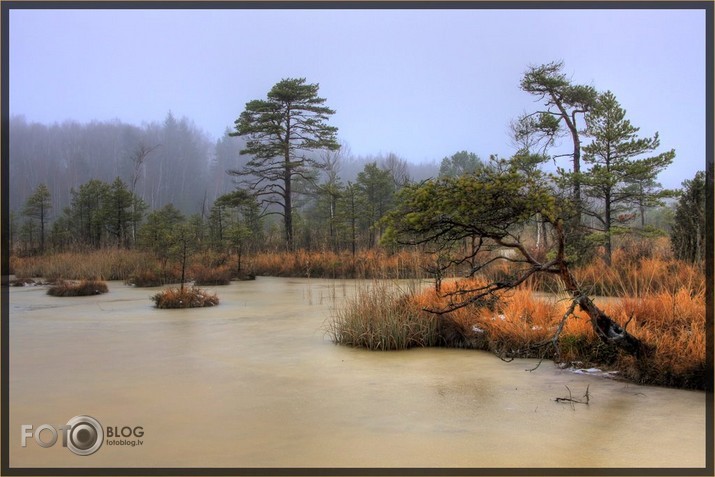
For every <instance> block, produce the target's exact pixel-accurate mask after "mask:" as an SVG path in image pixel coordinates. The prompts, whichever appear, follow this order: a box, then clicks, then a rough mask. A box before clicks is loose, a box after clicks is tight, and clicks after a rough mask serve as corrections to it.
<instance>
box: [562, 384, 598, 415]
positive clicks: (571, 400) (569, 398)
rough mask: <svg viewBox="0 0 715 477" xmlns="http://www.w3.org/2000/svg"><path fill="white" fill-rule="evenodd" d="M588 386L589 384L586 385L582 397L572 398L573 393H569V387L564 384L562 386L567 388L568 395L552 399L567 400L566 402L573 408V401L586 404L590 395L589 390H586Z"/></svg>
mask: <svg viewBox="0 0 715 477" xmlns="http://www.w3.org/2000/svg"><path fill="white" fill-rule="evenodd" d="M589 386H590V385H586V393H585V394H584V395H583V398H582V399H574V397H573V395H572V394H571V389H570V388H569V387H568V386H566V385H565V384H564V387H565V388H566V389H568V391H569V397H557V398H556V399H554V401H556V402H567V403H569V404H571V407H572V408H573V409H575V407H574V403H575V404H585V405H587V406H588V402H589V400H590V397H591V395H590V394H589V392H588V388H589Z"/></svg>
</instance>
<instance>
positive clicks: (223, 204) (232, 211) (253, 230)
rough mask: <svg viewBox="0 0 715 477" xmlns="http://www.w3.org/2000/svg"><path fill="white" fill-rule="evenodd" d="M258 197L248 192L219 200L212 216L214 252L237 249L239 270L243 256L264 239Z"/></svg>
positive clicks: (214, 205)
mask: <svg viewBox="0 0 715 477" xmlns="http://www.w3.org/2000/svg"><path fill="white" fill-rule="evenodd" d="M258 209H259V206H258V203H257V201H256V198H255V197H254V196H253V195H252V194H250V193H248V192H247V191H245V190H241V189H238V190H235V191H234V192H231V193H228V194H224V195H222V196H220V197H219V198H217V199H216V201H215V202H214V204H213V207H212V208H211V214H210V215H209V220H208V225H209V238H210V243H211V245H212V247H213V249H214V250H218V251H231V250H235V251H236V254H237V256H238V271H239V272H240V271H241V255H242V254H243V252H244V250H246V249H247V248H248V247H249V246H250V245H251V244H256V243H257V242H258V241H260V240H261V237H262V231H261V227H262V224H261V219H260V214H259V210H258Z"/></svg>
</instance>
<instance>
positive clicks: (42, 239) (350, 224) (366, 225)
mask: <svg viewBox="0 0 715 477" xmlns="http://www.w3.org/2000/svg"><path fill="white" fill-rule="evenodd" d="M232 140H235V139H232ZM460 157H467V158H469V159H470V160H471V161H472V162H474V164H480V163H481V161H480V159H479V158H478V157H477V156H476V155H475V154H473V153H466V152H461V153H457V154H455V155H454V156H452V157H451V158H445V159H444V160H443V161H442V170H443V171H447V172H445V173H452V172H453V171H452V168H453V167H463V165H461V166H452V161H453V160H454V158H460ZM320 160H321V161H323V165H324V170H323V172H322V174H321V175H320V178H319V179H318V180H317V181H315V182H313V181H305V182H302V183H297V184H296V189H295V195H296V199H297V200H296V201H295V203H294V204H295V213H294V217H295V223H294V225H295V231H296V245H297V246H299V247H300V248H306V249H315V250H333V251H345V250H349V251H352V252H353V253H355V252H357V251H358V250H361V249H367V248H373V247H375V246H378V245H379V241H380V238H381V235H382V233H383V228H384V226H383V225H382V224H381V222H380V221H381V219H382V218H383V217H384V216H385V215H386V214H387V213H388V212H389V211H390V210H391V209H392V208H393V207H394V206H395V197H396V195H397V193H398V191H399V190H400V189H401V188H402V187H404V186H405V185H407V184H409V183H412V182H413V181H414V179H412V178H411V176H410V172H409V166H408V164H407V162H406V161H403V160H400V159H398V158H397V157H396V156H395V155H389V156H387V157H384V158H377V159H376V160H374V161H373V162H369V163H367V164H365V165H364V166H363V169H362V170H361V171H359V172H357V173H356V174H355V179H354V180H348V181H343V179H342V175H341V174H342V170H343V167H344V166H345V165H347V166H348V167H347V169H348V170H349V169H350V168H354V167H355V165H356V164H360V162H359V160H355V159H348V160H347V161H344V160H343V159H342V153H330V154H325V155H323V156H322V157H321V158H320ZM450 171H452V172H450ZM222 175H223V176H226V177H228V175H227V174H226V172H225V171H223V173H222ZM199 184H200V182H199ZM132 186H133V185H132V183H127V182H126V181H124V180H122V179H121V178H120V177H116V178H115V179H114V180H113V181H111V182H107V181H103V180H100V179H90V180H88V181H87V182H85V183H83V184H80V185H79V186H78V187H76V188H75V187H71V188H70V189H69V203H68V204H67V205H66V206H65V207H63V208H62V210H59V211H58V210H57V207H56V203H57V201H56V200H54V197H53V194H52V192H51V190H50V188H49V187H48V186H47V185H46V184H45V183H41V184H39V185H38V186H37V187H35V188H34V190H31V191H30V193H31V195H30V196H29V197H28V198H27V199H26V200H25V202H24V204H22V206H21V207H19V208H18V210H16V211H12V212H11V214H10V221H9V222H10V223H9V225H10V227H9V231H10V234H9V239H10V248H11V250H13V251H15V252H16V253H19V254H22V255H33V254H36V253H43V252H47V251H52V252H60V251H67V250H88V249H101V248H106V247H120V248H140V249H144V250H150V251H152V252H155V253H156V254H157V255H161V254H162V253H163V251H164V250H165V249H166V248H167V244H168V243H170V242H171V240H172V239H171V237H170V235H171V233H172V232H173V231H175V230H177V229H178V228H179V227H180V226H184V225H186V226H187V227H188V229H187V230H188V232H187V233H188V234H189V235H191V237H192V239H191V244H192V245H191V247H192V248H194V249H210V250H213V251H218V252H225V253H227V254H234V253H236V254H239V255H240V254H241V253H243V252H244V251H253V252H255V251H267V250H268V251H270V250H281V249H284V248H285V242H284V239H283V230H282V224H281V222H280V220H279V218H278V217H276V216H275V214H274V213H273V212H272V210H273V209H271V207H270V206H268V207H266V206H265V205H262V204H261V203H260V202H259V200H258V199H257V198H256V197H255V196H254V195H252V194H250V193H249V192H247V191H245V190H242V189H237V188H236V185H235V184H229V185H228V186H227V187H226V188H227V189H228V190H230V192H226V193H223V194H221V195H218V196H217V197H216V198H215V200H211V201H210V202H209V201H208V200H205V201H204V202H203V204H202V207H201V208H200V209H199V211H197V212H194V213H186V212H185V211H183V210H181V209H180V208H179V207H177V206H176V205H174V203H171V202H169V203H167V204H166V205H164V206H162V207H159V208H152V207H151V205H150V203H149V202H148V201H147V200H145V199H143V198H142V196H141V195H140V192H139V190H137V189H138V188H135V190H132V189H133V187H132ZM219 190H221V189H219ZM185 193H186V194H187V195H189V194H190V193H191V186H189V187H187V189H186V192H185ZM202 200H203V199H202Z"/></svg>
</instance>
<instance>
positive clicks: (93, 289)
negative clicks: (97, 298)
mask: <svg viewBox="0 0 715 477" xmlns="http://www.w3.org/2000/svg"><path fill="white" fill-rule="evenodd" d="M108 291H109V289H108V288H107V284H106V283H104V282H103V281H99V280H81V281H79V282H72V281H64V280H61V281H59V282H58V283H57V284H56V285H54V286H52V287H50V288H49V289H48V290H47V294H48V295H51V296H91V295H100V294H102V293H107V292H108Z"/></svg>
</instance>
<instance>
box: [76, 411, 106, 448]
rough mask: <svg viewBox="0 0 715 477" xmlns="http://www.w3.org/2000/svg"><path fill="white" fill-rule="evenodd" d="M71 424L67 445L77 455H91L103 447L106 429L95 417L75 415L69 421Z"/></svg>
mask: <svg viewBox="0 0 715 477" xmlns="http://www.w3.org/2000/svg"><path fill="white" fill-rule="evenodd" d="M67 425H68V426H70V431H69V438H68V439H67V447H68V448H69V450H71V451H72V452H74V453H75V454H77V455H91V454H94V453H95V452H97V450H99V448H100V447H102V441H104V431H103V430H102V425H101V424H100V423H99V421H97V420H96V419H95V418H93V417H89V416H75V417H73V418H72V419H70V420H69V421H67Z"/></svg>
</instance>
